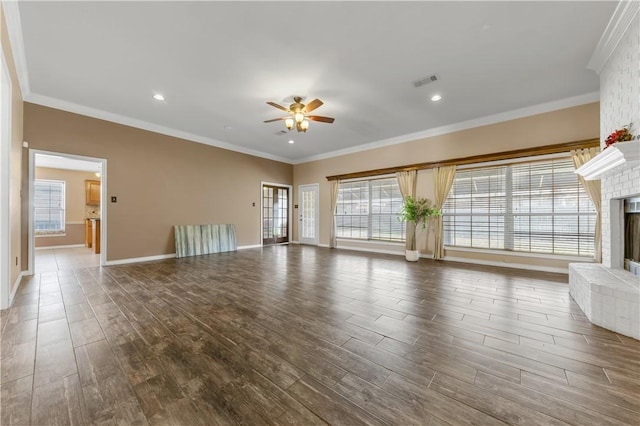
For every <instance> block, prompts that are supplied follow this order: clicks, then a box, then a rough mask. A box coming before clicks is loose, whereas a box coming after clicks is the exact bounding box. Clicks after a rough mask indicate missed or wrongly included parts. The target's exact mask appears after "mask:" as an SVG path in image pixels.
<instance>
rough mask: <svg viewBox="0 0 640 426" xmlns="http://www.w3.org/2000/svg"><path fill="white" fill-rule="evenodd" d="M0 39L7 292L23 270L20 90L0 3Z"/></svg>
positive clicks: (21, 113)
mask: <svg viewBox="0 0 640 426" xmlns="http://www.w3.org/2000/svg"><path fill="white" fill-rule="evenodd" d="M0 39H1V44H2V53H3V54H4V58H5V59H6V61H7V67H8V69H9V74H10V75H11V85H12V88H11V90H12V95H11V131H12V135H11V195H10V211H11V212H10V221H11V237H10V238H11V249H10V250H11V257H10V259H9V260H10V262H9V263H10V265H11V292H13V288H14V284H15V283H16V280H17V279H18V276H19V275H20V272H21V271H22V270H23V264H22V262H23V258H22V253H23V250H22V249H23V246H22V244H23V241H22V237H21V236H22V222H21V213H22V206H21V201H22V200H21V198H20V189H21V187H22V172H23V170H22V164H23V162H22V116H23V110H22V105H23V104H22V93H21V92H20V84H19V82H18V76H17V73H16V68H15V62H14V59H13V53H12V51H11V45H10V43H9V35H8V33H7V25H6V24H5V16H4V10H3V9H2V7H1V6H0Z"/></svg>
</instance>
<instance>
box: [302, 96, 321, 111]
mask: <svg viewBox="0 0 640 426" xmlns="http://www.w3.org/2000/svg"><path fill="white" fill-rule="evenodd" d="M323 103H324V102H322V101H321V100H320V99H314V100H312V101H311V102H309V103H308V104H307V105H305V107H304V108H302V112H311V111H313V110H314V109H316V108H318V107H319V106H322V104H323Z"/></svg>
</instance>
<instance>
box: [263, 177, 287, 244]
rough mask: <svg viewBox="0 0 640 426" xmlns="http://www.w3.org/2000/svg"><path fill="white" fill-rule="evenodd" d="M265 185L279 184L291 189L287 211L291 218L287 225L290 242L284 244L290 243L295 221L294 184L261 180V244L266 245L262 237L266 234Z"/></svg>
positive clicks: (281, 186) (279, 186)
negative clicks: (264, 214) (264, 215)
mask: <svg viewBox="0 0 640 426" xmlns="http://www.w3.org/2000/svg"><path fill="white" fill-rule="evenodd" d="M265 185H269V186H277V187H278V188H288V189H289V197H288V198H289V205H288V206H287V211H288V212H289V219H288V222H289V223H288V226H287V232H288V233H289V242H288V243H282V244H290V243H291V241H292V236H293V234H292V232H293V223H292V222H293V221H292V217H293V185H287V184H286V183H274V182H265V181H260V192H259V194H260V236H259V237H260V238H259V241H260V246H261V247H264V238H262V236H263V235H264V217H263V215H262V214H263V213H264V205H263V204H264V203H263V201H264V200H263V197H262V188H263V187H264V186H265Z"/></svg>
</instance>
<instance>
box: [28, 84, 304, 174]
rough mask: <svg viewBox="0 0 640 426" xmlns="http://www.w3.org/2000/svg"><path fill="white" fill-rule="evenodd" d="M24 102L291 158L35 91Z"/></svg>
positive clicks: (272, 157)
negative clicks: (39, 93)
mask: <svg viewBox="0 0 640 426" xmlns="http://www.w3.org/2000/svg"><path fill="white" fill-rule="evenodd" d="M24 100H25V101H26V102H30V103H33V104H38V105H43V106H47V107H51V108H56V109H60V110H63V111H68V112H73V113H75V114H80V115H85V116H87V117H93V118H98V119H100V120H106V121H111V122H113V123H118V124H124V125H125V126H131V127H136V128H138V129H143V130H148V131H150V132H154V133H160V134H162V135H167V136H173V137H175V138H179V139H185V140H188V141H192V142H199V143H202V144H205V145H210V146H215V147H216V148H222V149H227V150H229V151H235V152H239V153H241V154H247V155H253V156H254V157H262V158H266V159H268V160H274V161H281V162H283V163H291V160H290V159H288V158H284V157H279V156H276V155H272V154H268V153H266V152H261V151H255V150H253V149H249V148H243V147H240V146H237V145H232V144H230V143H227V142H222V141H219V140H216V139H211V138H208V137H205V136H200V135H196V134H193V133H189V132H185V131H182V130H176V129H172V128H170V127H165V126H160V125H158V124H154V123H149V122H148V121H143V120H138V119H136V118H131V117H126V116H124V115H120V114H114V113H112V112H108V111H103V110H100V109H96V108H91V107H88V106H84V105H80V104H76V103H73V102H67V101H63V100H60V99H56V98H51V97H49V96H44V95H38V94H36V93H30V94H29V95H28V96H26V97H25V98H24Z"/></svg>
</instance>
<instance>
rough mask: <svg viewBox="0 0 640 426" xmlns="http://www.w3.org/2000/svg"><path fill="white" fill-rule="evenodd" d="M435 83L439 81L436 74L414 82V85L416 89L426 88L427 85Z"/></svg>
mask: <svg viewBox="0 0 640 426" xmlns="http://www.w3.org/2000/svg"><path fill="white" fill-rule="evenodd" d="M434 81H438V76H437V75H436V74H433V75H430V76H429V77H425V78H423V79H422V80H418V81H414V82H413V85H414V86H415V87H420V86H424V85H425V84H429V83H433V82H434Z"/></svg>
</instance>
